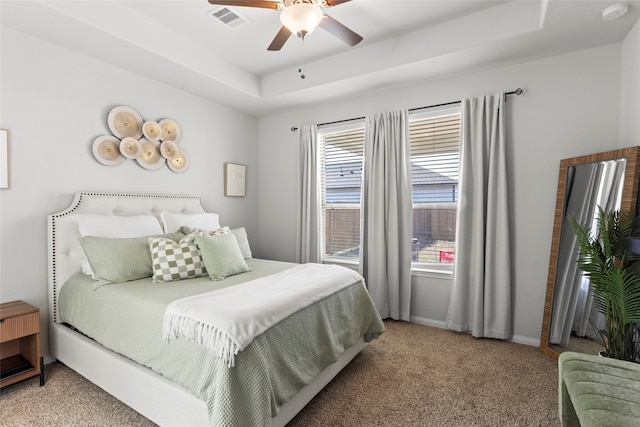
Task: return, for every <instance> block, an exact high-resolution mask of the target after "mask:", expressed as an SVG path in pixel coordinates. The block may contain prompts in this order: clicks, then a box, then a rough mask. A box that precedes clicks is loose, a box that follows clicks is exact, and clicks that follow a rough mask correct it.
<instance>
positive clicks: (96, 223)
mask: <svg viewBox="0 0 640 427" xmlns="http://www.w3.org/2000/svg"><path fill="white" fill-rule="evenodd" d="M71 218H72V219H73V220H74V221H75V222H76V223H77V224H78V230H79V231H80V235H81V236H82V237H84V236H96V237H112V238H126V237H142V236H151V235H154V234H164V232H163V231H162V227H161V226H160V223H159V222H158V220H157V219H156V217H155V216H153V215H132V216H119V215H94V214H78V215H73V216H72V217H71Z"/></svg>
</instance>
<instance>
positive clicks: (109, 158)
mask: <svg viewBox="0 0 640 427" xmlns="http://www.w3.org/2000/svg"><path fill="white" fill-rule="evenodd" d="M92 149H93V155H94V156H95V158H96V159H98V161H99V162H100V163H102V164H103V165H106V166H118V165H119V164H121V163H122V162H124V161H125V158H124V156H123V155H122V153H120V140H119V139H118V138H116V137H115V136H113V135H101V136H99V137H97V138H96V139H95V140H94V141H93V147H92Z"/></svg>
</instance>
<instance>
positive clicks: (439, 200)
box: [319, 107, 460, 268]
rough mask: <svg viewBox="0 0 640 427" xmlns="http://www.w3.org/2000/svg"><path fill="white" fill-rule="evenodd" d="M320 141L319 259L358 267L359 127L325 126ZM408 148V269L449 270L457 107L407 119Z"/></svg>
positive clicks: (452, 256)
mask: <svg viewBox="0 0 640 427" xmlns="http://www.w3.org/2000/svg"><path fill="white" fill-rule="evenodd" d="M319 137H320V143H321V156H320V157H321V159H322V164H321V170H322V174H321V186H322V194H321V197H322V245H323V250H324V253H323V259H325V260H331V261H346V262H349V261H355V262H357V261H358V259H359V257H360V196H361V188H362V168H363V151H364V150H363V149H364V124H363V123H361V122H359V123H355V124H354V123H353V122H351V123H349V124H347V125H345V124H342V126H341V127H340V128H338V127H326V128H324V129H321V130H320V132H319ZM409 144H410V150H411V184H412V192H413V241H412V254H413V256H412V261H413V266H414V267H418V268H433V267H434V266H445V268H450V266H451V265H452V264H453V261H454V259H455V249H454V247H455V238H456V214H457V202H458V169H459V159H460V108H459V107H455V108H448V109H438V110H436V109H429V110H427V111H424V112H420V113H413V114H411V115H410V117H409Z"/></svg>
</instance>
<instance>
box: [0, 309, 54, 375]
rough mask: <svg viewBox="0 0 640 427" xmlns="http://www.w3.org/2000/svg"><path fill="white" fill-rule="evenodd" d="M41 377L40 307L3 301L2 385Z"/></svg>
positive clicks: (0, 326) (0, 337) (0, 325)
mask: <svg viewBox="0 0 640 427" xmlns="http://www.w3.org/2000/svg"><path fill="white" fill-rule="evenodd" d="M36 375H39V376H40V385H41V386H42V385H44V365H43V363H42V357H41V356H40V309H39V308H38V307H34V306H32V305H31V304H27V303H26V302H24V301H12V302H7V303H4V304H0V388H2V387H4V386H7V385H9V384H13V383H16V382H18V381H22V380H26V379H27V378H31V377H35V376H36Z"/></svg>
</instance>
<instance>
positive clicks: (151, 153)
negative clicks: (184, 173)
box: [136, 138, 167, 170]
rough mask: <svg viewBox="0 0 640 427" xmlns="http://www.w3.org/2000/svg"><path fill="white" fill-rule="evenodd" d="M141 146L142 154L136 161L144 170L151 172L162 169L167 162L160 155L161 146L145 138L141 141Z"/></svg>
mask: <svg viewBox="0 0 640 427" xmlns="http://www.w3.org/2000/svg"><path fill="white" fill-rule="evenodd" d="M140 146H141V147H142V153H141V154H140V157H138V158H137V159H136V161H137V162H138V164H139V165H140V166H142V167H143V168H145V169H149V170H156V169H160V168H161V167H162V166H163V165H164V163H165V162H166V161H167V160H166V159H165V158H164V157H162V155H160V144H158V143H155V142H151V141H149V140H147V139H144V138H143V139H141V140H140Z"/></svg>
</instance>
